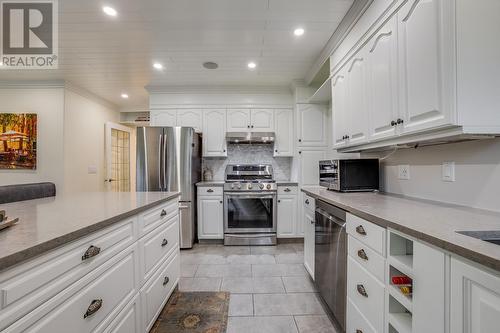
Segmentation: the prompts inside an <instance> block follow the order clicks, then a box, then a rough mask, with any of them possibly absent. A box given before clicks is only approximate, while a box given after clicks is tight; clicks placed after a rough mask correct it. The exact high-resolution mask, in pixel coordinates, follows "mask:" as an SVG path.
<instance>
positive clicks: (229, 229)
mask: <svg viewBox="0 0 500 333" xmlns="http://www.w3.org/2000/svg"><path fill="white" fill-rule="evenodd" d="M276 210H277V194H276V192H275V191H272V192H270V191H266V192H250V191H249V192H244V191H235V192H231V191H226V192H224V243H225V244H226V245H253V244H259V245H272V244H276Z"/></svg>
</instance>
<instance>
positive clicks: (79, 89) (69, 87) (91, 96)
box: [64, 81, 120, 112]
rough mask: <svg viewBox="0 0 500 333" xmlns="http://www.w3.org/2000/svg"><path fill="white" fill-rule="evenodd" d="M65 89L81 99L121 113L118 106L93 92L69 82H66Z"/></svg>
mask: <svg viewBox="0 0 500 333" xmlns="http://www.w3.org/2000/svg"><path fill="white" fill-rule="evenodd" d="M64 89H66V90H69V91H71V92H73V93H75V94H77V95H80V96H81V97H84V98H88V99H90V100H93V101H94V102H96V103H99V104H101V105H102V106H105V107H107V108H109V109H113V110H114V111H117V112H119V111H120V108H119V107H118V105H116V104H114V103H111V102H110V101H108V100H106V99H104V98H102V97H99V96H97V95H96V94H94V93H93V92H91V91H89V90H87V89H85V88H82V87H80V86H77V85H75V84H73V83H71V82H69V81H66V82H65V83H64Z"/></svg>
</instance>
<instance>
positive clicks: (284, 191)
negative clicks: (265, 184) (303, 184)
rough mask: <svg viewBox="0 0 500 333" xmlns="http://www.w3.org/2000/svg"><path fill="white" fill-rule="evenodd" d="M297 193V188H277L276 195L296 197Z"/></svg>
mask: <svg viewBox="0 0 500 333" xmlns="http://www.w3.org/2000/svg"><path fill="white" fill-rule="evenodd" d="M298 191H299V189H298V187H297V186H278V195H294V194H295V195H296V194H297V193H298Z"/></svg>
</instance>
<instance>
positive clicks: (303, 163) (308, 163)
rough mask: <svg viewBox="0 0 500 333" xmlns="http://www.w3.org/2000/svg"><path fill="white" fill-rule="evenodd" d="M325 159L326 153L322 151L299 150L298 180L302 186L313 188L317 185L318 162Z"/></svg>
mask: <svg viewBox="0 0 500 333" xmlns="http://www.w3.org/2000/svg"><path fill="white" fill-rule="evenodd" d="M324 159H326V151H324V150H322V149H307V148H305V149H303V148H300V150H299V161H300V179H299V182H300V184H301V185H302V186H314V185H318V184H319V164H318V162H319V161H321V160H324Z"/></svg>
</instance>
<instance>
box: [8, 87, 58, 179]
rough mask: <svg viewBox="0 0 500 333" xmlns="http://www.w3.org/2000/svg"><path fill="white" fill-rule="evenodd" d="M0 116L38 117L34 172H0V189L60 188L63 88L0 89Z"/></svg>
mask: <svg viewBox="0 0 500 333" xmlns="http://www.w3.org/2000/svg"><path fill="white" fill-rule="evenodd" d="M0 112H2V113H4V112H5V113H10V112H12V113H36V114H38V117H37V118H38V141H37V149H38V154H37V155H38V156H37V169H36V170H0V185H10V184H21V183H37V182H44V181H49V182H54V183H55V184H56V186H57V188H58V189H61V188H62V187H63V181H64V177H63V173H62V168H63V163H64V159H63V113H64V88H63V87H62V85H61V86H60V87H54V88H37V87H35V88H22V89H21V88H0Z"/></svg>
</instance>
